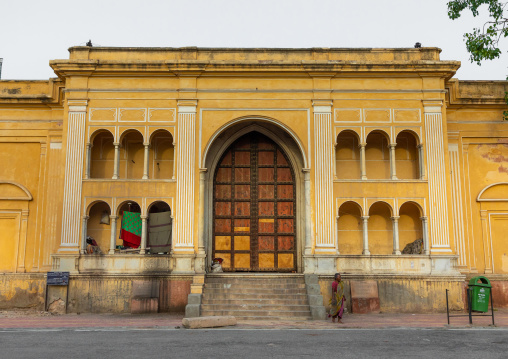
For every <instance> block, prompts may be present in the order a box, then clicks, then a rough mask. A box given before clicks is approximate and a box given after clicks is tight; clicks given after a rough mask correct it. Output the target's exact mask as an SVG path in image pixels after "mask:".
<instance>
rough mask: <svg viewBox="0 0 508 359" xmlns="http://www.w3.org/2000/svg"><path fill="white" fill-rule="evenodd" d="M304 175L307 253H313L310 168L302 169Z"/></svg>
mask: <svg viewBox="0 0 508 359" xmlns="http://www.w3.org/2000/svg"><path fill="white" fill-rule="evenodd" d="M302 172H303V176H304V191H305V193H304V196H305V255H311V254H312V217H311V199H310V169H309V168H304V169H303V170H302Z"/></svg>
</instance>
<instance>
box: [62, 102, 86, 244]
mask: <svg viewBox="0 0 508 359" xmlns="http://www.w3.org/2000/svg"><path fill="white" fill-rule="evenodd" d="M86 106H87V100H68V118H67V132H66V151H65V182H64V193H63V206H62V233H61V236H60V248H59V250H58V251H59V252H74V253H78V252H79V238H80V235H79V233H80V226H81V223H80V218H81V187H82V180H83V167H84V166H83V162H84V161H83V156H84V151H85V118H86Z"/></svg>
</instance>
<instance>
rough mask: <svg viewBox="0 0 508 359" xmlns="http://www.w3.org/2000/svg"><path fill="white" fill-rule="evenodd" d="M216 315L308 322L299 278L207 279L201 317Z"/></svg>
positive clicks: (302, 282) (248, 276) (306, 302)
mask: <svg viewBox="0 0 508 359" xmlns="http://www.w3.org/2000/svg"><path fill="white" fill-rule="evenodd" d="M217 315H232V316H235V317H236V318H237V319H240V320H277V319H283V320H310V319H312V315H311V310H310V306H309V300H308V296H307V289H306V285H305V280H304V277H303V275H301V274H282V275H278V274H264V273H262V274H258V273H256V274H219V275H213V274H212V275H207V276H206V278H205V285H204V287H203V295H202V300H201V316H217Z"/></svg>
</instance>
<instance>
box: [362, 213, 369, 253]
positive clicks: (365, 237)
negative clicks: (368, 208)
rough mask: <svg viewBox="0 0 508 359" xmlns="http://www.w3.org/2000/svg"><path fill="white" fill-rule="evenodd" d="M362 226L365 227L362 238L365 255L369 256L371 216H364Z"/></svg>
mask: <svg viewBox="0 0 508 359" xmlns="http://www.w3.org/2000/svg"><path fill="white" fill-rule="evenodd" d="M362 225H363V232H362V235H363V236H362V238H363V252H362V254H363V255H366V256H369V255H370V251H369V216H363V217H362Z"/></svg>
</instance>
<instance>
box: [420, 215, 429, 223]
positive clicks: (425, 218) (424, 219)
mask: <svg viewBox="0 0 508 359" xmlns="http://www.w3.org/2000/svg"><path fill="white" fill-rule="evenodd" d="M420 219H421V220H422V221H424V222H426V221H427V220H428V218H427V216H421V217H420Z"/></svg>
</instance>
